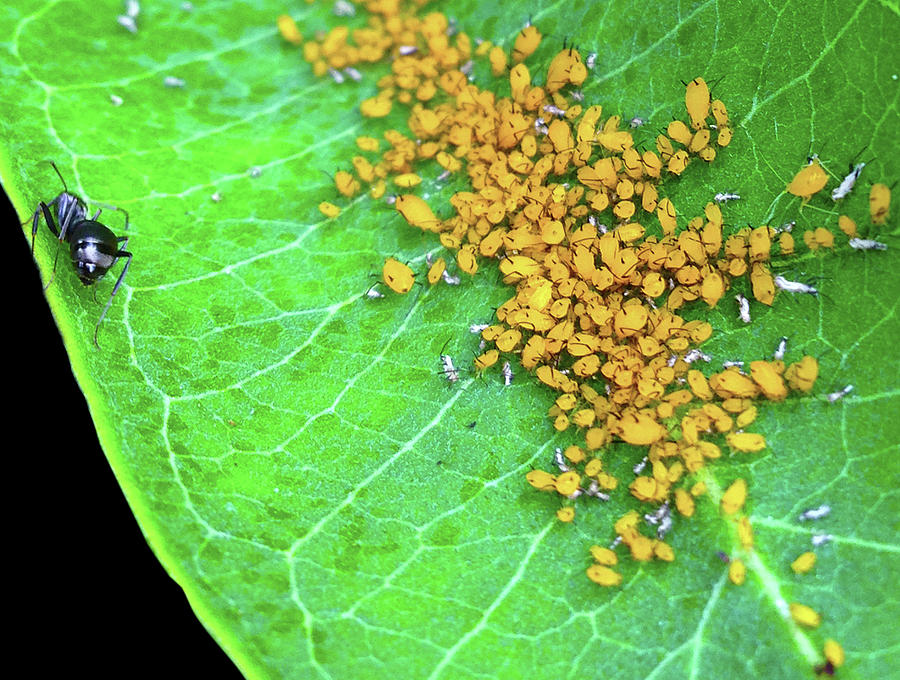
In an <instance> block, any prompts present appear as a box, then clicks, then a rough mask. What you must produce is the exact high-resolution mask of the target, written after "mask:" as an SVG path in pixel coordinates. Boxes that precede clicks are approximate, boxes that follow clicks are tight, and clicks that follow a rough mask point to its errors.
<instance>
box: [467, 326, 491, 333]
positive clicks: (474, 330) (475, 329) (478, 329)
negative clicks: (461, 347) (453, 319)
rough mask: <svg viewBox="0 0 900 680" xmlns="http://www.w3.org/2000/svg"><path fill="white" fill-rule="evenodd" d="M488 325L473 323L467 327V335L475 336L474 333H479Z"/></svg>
mask: <svg viewBox="0 0 900 680" xmlns="http://www.w3.org/2000/svg"><path fill="white" fill-rule="evenodd" d="M489 326H490V324H487V323H473V324H471V325H470V326H469V333H471V334H472V335H475V334H476V333H481V331H483V330H484V329H485V328H488V327H489Z"/></svg>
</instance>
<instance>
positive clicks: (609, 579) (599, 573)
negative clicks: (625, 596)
mask: <svg viewBox="0 0 900 680" xmlns="http://www.w3.org/2000/svg"><path fill="white" fill-rule="evenodd" d="M587 577H588V578H589V579H591V581H593V582H594V583H596V584H598V585H601V586H618V585H621V583H622V574H620V573H618V572H616V571H613V570H612V569H610V568H609V567H605V566H603V565H602V564H592V565H591V566H589V567H588V568H587Z"/></svg>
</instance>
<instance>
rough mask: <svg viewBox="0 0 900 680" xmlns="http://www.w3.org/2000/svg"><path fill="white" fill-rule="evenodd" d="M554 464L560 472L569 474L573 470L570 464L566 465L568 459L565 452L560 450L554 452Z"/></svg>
mask: <svg viewBox="0 0 900 680" xmlns="http://www.w3.org/2000/svg"><path fill="white" fill-rule="evenodd" d="M552 463H553V465H555V466H556V467H558V468H559V471H560V472H568V471H569V470H570V469H571V468H570V467H569V464H568V463H566V457H565V456H564V455H563V451H562V449H560V448H557V449H556V450H555V451H554V452H553V460H552Z"/></svg>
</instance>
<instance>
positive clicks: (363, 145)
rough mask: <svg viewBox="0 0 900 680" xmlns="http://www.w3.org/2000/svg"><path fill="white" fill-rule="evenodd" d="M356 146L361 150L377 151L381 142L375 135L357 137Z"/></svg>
mask: <svg viewBox="0 0 900 680" xmlns="http://www.w3.org/2000/svg"><path fill="white" fill-rule="evenodd" d="M356 146H358V147H359V148H360V150H361V151H378V147H379V146H381V142H379V141H378V140H377V139H375V137H357V138H356Z"/></svg>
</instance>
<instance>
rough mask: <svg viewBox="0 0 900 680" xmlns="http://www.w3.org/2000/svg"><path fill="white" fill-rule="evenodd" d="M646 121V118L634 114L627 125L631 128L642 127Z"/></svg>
mask: <svg viewBox="0 0 900 680" xmlns="http://www.w3.org/2000/svg"><path fill="white" fill-rule="evenodd" d="M646 122H647V119H646V118H641V117H640V116H635V117H634V118H632V119H631V120H629V121H628V125H630V126H631V127H632V128H639V127H642V126H643V125H644V124H645V123H646Z"/></svg>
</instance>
